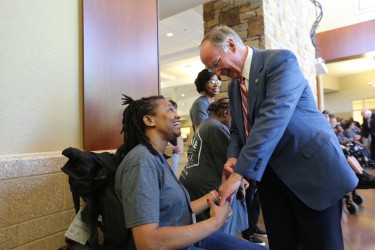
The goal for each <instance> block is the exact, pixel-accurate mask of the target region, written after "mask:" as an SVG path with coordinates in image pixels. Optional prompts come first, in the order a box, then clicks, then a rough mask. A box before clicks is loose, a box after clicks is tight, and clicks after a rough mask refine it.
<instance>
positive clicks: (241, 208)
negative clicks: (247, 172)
mask: <svg viewBox="0 0 375 250" xmlns="http://www.w3.org/2000/svg"><path fill="white" fill-rule="evenodd" d="M208 111H210V112H212V115H211V117H209V118H208V119H206V120H204V121H203V122H202V123H201V125H200V126H199V128H198V129H197V130H196V131H195V134H194V137H193V139H192V140H191V143H190V145H189V148H188V155H187V156H188V162H187V164H186V166H185V167H184V169H183V170H182V172H181V175H180V178H179V180H180V182H181V183H182V184H183V185H184V187H185V188H186V189H187V191H188V192H189V195H190V197H191V199H192V200H195V199H198V198H200V197H202V196H204V195H205V194H207V193H208V192H210V191H211V190H213V189H215V188H217V187H219V186H220V185H221V177H222V174H223V168H224V164H225V162H226V161H227V148H228V145H229V137H230V132H229V127H230V122H231V115H230V110H229V99H228V98H221V99H219V100H217V101H215V102H213V103H211V104H210V105H209V106H208ZM231 207H232V211H233V215H232V216H231V217H230V218H229V219H228V220H227V222H226V223H225V224H224V225H223V227H222V228H221V229H220V231H223V232H225V233H229V234H232V235H235V234H238V233H240V232H241V231H243V230H244V229H246V228H247V227H248V223H247V221H248V218H247V209H246V204H245V201H243V200H239V199H234V200H233V202H232V203H231ZM208 218H210V211H209V210H206V211H204V212H203V213H201V214H200V215H198V216H197V221H202V220H206V219H208Z"/></svg>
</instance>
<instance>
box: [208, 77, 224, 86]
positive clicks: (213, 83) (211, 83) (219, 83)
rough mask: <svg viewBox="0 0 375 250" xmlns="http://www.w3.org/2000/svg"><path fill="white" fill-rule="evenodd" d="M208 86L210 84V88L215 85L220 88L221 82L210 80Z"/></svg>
mask: <svg viewBox="0 0 375 250" xmlns="http://www.w3.org/2000/svg"><path fill="white" fill-rule="evenodd" d="M208 84H210V85H211V86H213V85H215V84H216V85H217V86H220V85H221V81H220V80H214V79H212V80H209V81H208Z"/></svg>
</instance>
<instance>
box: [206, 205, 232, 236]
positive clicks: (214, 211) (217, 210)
mask: <svg viewBox="0 0 375 250" xmlns="http://www.w3.org/2000/svg"><path fill="white" fill-rule="evenodd" d="M207 202H208V205H209V206H210V217H211V219H214V220H215V221H216V222H217V223H218V224H217V227H218V229H220V228H221V226H222V225H223V224H224V223H225V222H226V220H227V219H228V217H230V216H232V214H233V212H232V209H231V207H230V205H229V202H227V203H226V204H224V205H222V206H218V205H216V204H215V203H214V202H213V201H212V200H210V199H207Z"/></svg>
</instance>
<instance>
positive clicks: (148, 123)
mask: <svg viewBox="0 0 375 250" xmlns="http://www.w3.org/2000/svg"><path fill="white" fill-rule="evenodd" d="M143 122H144V123H145V125H146V126H148V127H154V126H155V122H154V119H153V118H152V117H151V116H150V115H145V116H144V117H143Z"/></svg>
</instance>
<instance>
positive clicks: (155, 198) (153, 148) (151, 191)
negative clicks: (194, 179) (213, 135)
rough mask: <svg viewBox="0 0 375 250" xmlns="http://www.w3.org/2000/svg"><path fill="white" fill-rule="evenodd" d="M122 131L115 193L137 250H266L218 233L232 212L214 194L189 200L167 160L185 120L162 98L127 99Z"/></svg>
mask: <svg viewBox="0 0 375 250" xmlns="http://www.w3.org/2000/svg"><path fill="white" fill-rule="evenodd" d="M123 100H124V102H123V104H124V105H128V106H127V107H126V109H125V111H124V113H123V120H122V124H123V127H122V132H123V133H124V145H123V147H121V149H120V150H119V151H118V154H120V155H122V156H124V159H123V161H122V163H121V164H120V166H119V168H118V170H117V173H116V179H115V190H116V192H117V194H118V196H119V198H120V200H121V202H122V205H123V207H124V215H125V222H126V227H127V228H131V229H132V233H133V240H134V246H133V249H189V250H192V249H217V250H221V249H264V248H263V247H261V246H258V245H254V244H252V243H250V242H247V241H243V240H241V239H239V238H236V237H233V236H230V235H228V234H225V233H222V232H218V231H217V230H218V229H219V228H220V227H221V226H222V225H223V224H224V223H225V221H226V219H227V218H228V216H230V213H231V210H230V207H229V204H228V203H227V204H224V205H222V206H217V205H215V204H214V202H215V201H218V200H219V196H218V193H217V192H216V191H214V190H213V191H211V192H210V193H208V194H206V195H205V196H203V197H202V198H200V199H198V200H195V201H193V202H190V197H189V194H188V193H187V191H186V189H185V188H184V187H183V186H182V185H181V183H180V182H179V181H178V180H177V178H176V176H175V175H174V174H173V172H172V170H171V168H170V167H169V165H168V163H167V161H166V160H165V158H164V156H163V152H164V151H165V147H166V146H167V144H168V141H171V140H173V139H175V138H176V137H178V136H180V133H181V132H180V116H179V115H178V114H177V113H176V110H175V108H174V107H173V106H172V104H171V103H170V102H169V101H168V100H166V99H164V97H162V96H151V97H147V98H141V99H139V100H136V101H134V100H133V99H132V98H130V97H129V96H126V95H124V98H123ZM207 208H210V215H211V217H210V218H209V219H207V220H204V221H202V222H198V223H194V220H195V219H194V218H195V214H199V213H201V212H202V211H204V210H206V209H207Z"/></svg>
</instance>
